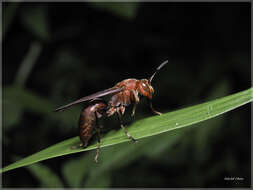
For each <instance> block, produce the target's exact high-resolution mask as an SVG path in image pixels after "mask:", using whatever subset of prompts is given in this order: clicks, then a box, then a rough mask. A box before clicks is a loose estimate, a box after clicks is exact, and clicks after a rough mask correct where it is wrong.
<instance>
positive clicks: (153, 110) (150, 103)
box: [149, 100, 162, 115]
mask: <svg viewBox="0 0 253 190" xmlns="http://www.w3.org/2000/svg"><path fill="white" fill-rule="evenodd" d="M149 107H150V109H151V110H152V112H153V113H155V114H157V115H162V113H161V112H158V111H156V110H155V109H154V108H153V105H152V102H151V100H149Z"/></svg>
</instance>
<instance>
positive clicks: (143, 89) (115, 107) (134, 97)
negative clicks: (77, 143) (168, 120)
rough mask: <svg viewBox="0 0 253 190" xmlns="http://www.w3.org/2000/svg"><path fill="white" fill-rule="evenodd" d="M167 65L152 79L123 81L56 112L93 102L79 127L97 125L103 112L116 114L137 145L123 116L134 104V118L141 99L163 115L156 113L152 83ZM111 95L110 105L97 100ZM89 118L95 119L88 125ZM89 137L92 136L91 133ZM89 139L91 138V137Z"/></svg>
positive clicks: (153, 110) (62, 107)
mask: <svg viewBox="0 0 253 190" xmlns="http://www.w3.org/2000/svg"><path fill="white" fill-rule="evenodd" d="M167 63H168V60H166V61H164V62H163V63H162V64H161V65H159V66H158V67H157V68H156V71H155V72H154V73H153V74H152V75H151V77H150V78H149V79H141V80H138V79H126V80H123V81H121V82H119V83H117V84H116V85H115V86H114V87H112V88H109V89H106V90H103V91H100V92H97V93H94V94H92V95H89V96H85V97H83V98H81V99H78V100H76V101H74V102H71V103H69V104H67V105H64V106H61V107H59V108H57V109H55V111H63V110H65V109H67V108H69V107H71V106H73V105H75V104H79V103H82V102H86V101H90V100H91V101H90V103H89V105H88V107H87V108H85V109H84V110H83V111H82V113H81V116H82V114H83V116H82V117H83V119H82V121H83V122H79V127H80V125H81V124H80V123H83V124H82V126H86V127H88V126H93V125H94V123H95V120H96V121H97V118H95V116H94V114H95V115H96V114H97V113H99V114H101V113H102V112H103V114H102V115H105V116H106V117H110V116H112V115H114V113H117V115H118V119H119V121H120V126H121V128H122V129H123V131H124V132H125V134H126V135H127V136H128V138H130V139H131V140H132V141H133V142H134V143H136V142H137V140H136V139H135V138H134V137H132V136H131V135H130V134H129V133H128V131H127V129H126V128H125V127H124V125H123V120H122V116H123V115H124V113H125V108H126V107H127V106H129V105H130V104H133V110H132V114H131V116H134V115H135V110H136V106H137V104H138V103H139V101H140V98H141V97H146V98H147V99H148V101H149V107H150V108H151V110H152V112H153V113H155V114H158V115H161V113H160V112H158V111H156V110H155V109H154V108H153V106H152V95H153V93H154V88H153V87H152V85H151V82H152V80H153V78H154V76H155V75H156V73H157V72H158V71H159V70H160V69H161V68H162V67H163V66H164V65H166V64H167ZM109 95H110V96H111V97H110V99H109V101H108V104H106V103H105V102H102V101H101V99H100V100H99V101H97V100H96V99H97V98H101V97H104V96H109ZM92 100H94V101H92ZM95 100H96V101H95ZM96 102H97V103H96ZM89 117H90V118H93V122H91V123H88V120H87V121H86V118H89ZM96 117H97V115H96ZM94 118H95V119H94ZM85 122H87V125H85ZM86 127H84V131H85V130H87V131H89V130H88V129H86ZM93 128H94V127H93ZM95 128H96V127H95ZM90 130H91V129H90ZM89 135H90V133H89ZM89 135H88V136H89ZM80 138H81V133H80ZM89 138H90V136H89ZM87 139H88V137H87ZM87 139H85V138H84V139H83V140H82V139H81V140H82V142H84V145H86V144H87V143H88V140H89V139H88V140H87ZM86 142H87V143H86ZM97 150H99V149H97Z"/></svg>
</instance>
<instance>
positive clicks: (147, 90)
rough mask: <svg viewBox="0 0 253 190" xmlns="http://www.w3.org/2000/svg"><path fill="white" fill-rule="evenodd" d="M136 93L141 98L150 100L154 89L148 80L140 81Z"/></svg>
mask: <svg viewBox="0 0 253 190" xmlns="http://www.w3.org/2000/svg"><path fill="white" fill-rule="evenodd" d="M138 91H139V93H140V94H141V95H142V96H145V97H147V98H149V99H152V95H153V93H154V88H153V87H152V86H151V83H150V81H149V80H147V79H141V80H140V82H139V84H138Z"/></svg>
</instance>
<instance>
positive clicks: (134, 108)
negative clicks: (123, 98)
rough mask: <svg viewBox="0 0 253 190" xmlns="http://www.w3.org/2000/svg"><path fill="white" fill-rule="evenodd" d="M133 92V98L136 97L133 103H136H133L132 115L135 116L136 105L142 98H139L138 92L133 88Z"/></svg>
mask: <svg viewBox="0 0 253 190" xmlns="http://www.w3.org/2000/svg"><path fill="white" fill-rule="evenodd" d="M131 93H132V95H133V98H134V103H133V104H134V105H133V110H132V114H131V116H132V117H134V115H135V110H136V105H137V104H138V103H139V101H140V99H139V97H138V94H137V92H136V91H134V90H132V91H131Z"/></svg>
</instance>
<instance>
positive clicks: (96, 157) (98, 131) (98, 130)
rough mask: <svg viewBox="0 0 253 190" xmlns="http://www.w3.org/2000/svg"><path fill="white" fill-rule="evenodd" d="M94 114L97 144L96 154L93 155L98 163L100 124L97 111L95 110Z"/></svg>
mask: <svg viewBox="0 0 253 190" xmlns="http://www.w3.org/2000/svg"><path fill="white" fill-rule="evenodd" d="M95 116H96V132H97V140H98V146H97V150H96V156H95V158H94V160H95V162H96V163H98V156H99V151H100V128H101V125H99V124H98V113H97V112H95Z"/></svg>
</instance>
